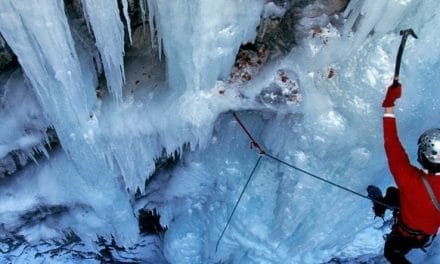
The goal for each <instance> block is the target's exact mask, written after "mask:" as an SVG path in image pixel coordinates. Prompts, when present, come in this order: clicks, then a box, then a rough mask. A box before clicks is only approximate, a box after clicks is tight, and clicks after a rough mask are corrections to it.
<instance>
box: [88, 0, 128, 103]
mask: <svg viewBox="0 0 440 264" xmlns="http://www.w3.org/2000/svg"><path fill="white" fill-rule="evenodd" d="M82 2H83V8H84V9H85V12H86V13H87V18H88V19H89V23H90V24H91V26H92V29H93V33H94V36H95V39H96V46H97V47H98V49H99V52H100V54H101V60H102V64H103V66H104V72H105V76H106V79H107V85H108V87H109V90H110V93H111V94H112V96H113V98H114V99H115V101H117V102H121V101H122V86H123V84H124V82H125V74H124V57H123V55H124V27H123V24H122V22H121V20H120V17H119V8H118V4H117V1H115V0H113V1H105V0H82Z"/></svg>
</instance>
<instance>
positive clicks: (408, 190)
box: [383, 115, 440, 234]
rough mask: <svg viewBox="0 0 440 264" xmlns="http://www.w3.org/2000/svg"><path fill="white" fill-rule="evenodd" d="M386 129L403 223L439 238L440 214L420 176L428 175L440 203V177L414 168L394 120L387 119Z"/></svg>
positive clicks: (388, 153) (390, 117)
mask: <svg viewBox="0 0 440 264" xmlns="http://www.w3.org/2000/svg"><path fill="white" fill-rule="evenodd" d="M383 129H384V142H385V152H386V155H387V158H388V165H389V168H390V171H391V174H392V175H393V177H394V180H395V182H396V184H397V187H398V188H399V190H400V215H401V217H402V221H403V222H404V223H405V224H406V225H407V226H408V227H410V228H412V229H415V230H420V231H423V232H425V233H427V234H436V233H437V230H438V228H439V227H440V212H439V211H437V209H436V208H435V206H434V204H433V203H432V201H431V198H430V197H429V194H428V192H427V190H426V188H425V186H424V185H423V182H422V179H421V177H420V175H421V174H425V175H426V178H427V180H428V182H429V183H430V185H431V187H432V189H433V191H434V193H435V195H436V197H437V200H440V176H436V175H433V174H427V173H426V172H424V171H423V170H420V169H418V168H416V167H414V166H412V165H411V164H410V161H409V158H408V155H407V154H406V152H405V149H404V148H403V146H402V144H401V143H400V140H399V137H398V134H397V126H396V120H395V118H394V116H392V115H388V116H384V118H383Z"/></svg>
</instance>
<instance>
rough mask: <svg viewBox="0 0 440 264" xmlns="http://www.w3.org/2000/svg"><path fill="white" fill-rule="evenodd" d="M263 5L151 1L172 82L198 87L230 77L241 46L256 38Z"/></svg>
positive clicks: (182, 88)
mask: <svg viewBox="0 0 440 264" xmlns="http://www.w3.org/2000/svg"><path fill="white" fill-rule="evenodd" d="M264 3H265V1H261V0H258V1H252V0H241V1H228V0H222V1H208V0H197V1H189V0H185V1H179V2H169V1H156V0H148V7H149V9H148V10H149V12H150V21H149V22H150V25H156V30H157V33H158V38H159V41H160V44H162V45H163V50H164V53H165V55H166V57H167V67H168V81H169V83H170V86H171V87H173V89H178V90H179V91H185V90H189V91H198V90H206V89H210V88H212V87H213V86H214V84H215V82H216V81H217V80H218V79H226V78H227V77H228V76H229V74H230V71H231V67H232V65H233V63H234V59H235V56H236V54H237V51H238V48H239V47H240V44H241V43H247V42H253V41H254V39H255V37H256V28H257V26H258V24H259V22H260V16H261V15H262V11H263V7H264ZM153 19H154V20H153Z"/></svg>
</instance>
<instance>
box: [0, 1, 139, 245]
mask: <svg viewBox="0 0 440 264" xmlns="http://www.w3.org/2000/svg"><path fill="white" fill-rule="evenodd" d="M0 10H1V11H0V21H1V23H0V32H1V33H2V35H3V37H4V38H5V39H6V41H7V42H8V43H9V44H10V47H11V48H12V50H13V51H14V53H15V54H16V55H17V57H18V60H19V62H20V65H21V66H22V68H23V71H24V72H25V74H26V77H27V78H28V79H29V81H30V84H31V85H32V87H33V89H34V90H35V92H36V94H37V97H38V99H39V101H40V103H41V105H42V107H43V109H44V111H45V113H46V115H47V116H48V119H49V120H50V122H51V124H52V125H53V126H54V128H55V129H56V131H57V134H58V137H59V139H60V141H61V144H62V146H63V149H64V150H65V151H66V153H68V155H69V157H70V158H71V159H72V160H73V162H74V164H75V168H76V170H77V171H78V173H79V174H78V177H76V178H75V179H69V180H70V181H74V182H75V183H78V184H79V186H81V185H83V186H84V188H75V187H73V185H71V184H69V181H65V182H64V183H63V184H61V185H60V186H59V188H60V189H62V190H63V191H64V192H65V193H66V194H67V195H71V196H72V197H75V198H76V199H80V200H83V201H87V203H90V204H91V205H92V207H93V208H94V210H95V211H96V213H97V214H98V215H99V216H100V217H101V218H102V219H103V224H102V226H107V227H108V226H111V227H113V229H114V230H115V231H114V232H115V235H116V236H117V239H118V240H120V241H121V242H123V243H128V242H133V241H134V240H135V239H136V237H137V225H136V221H135V218H134V216H133V214H132V210H131V206H130V203H129V197H128V195H127V193H126V192H125V190H124V189H123V188H121V187H122V186H121V185H120V183H119V182H118V180H117V177H118V176H119V175H118V172H117V171H112V170H111V169H109V167H108V166H107V164H106V161H105V155H104V154H103V153H102V146H105V144H104V143H103V141H102V139H101V138H99V136H97V137H95V133H96V132H97V130H96V128H97V124H98V123H97V120H96V118H94V114H93V110H94V107H95V106H96V103H97V101H96V96H95V86H94V82H93V80H92V78H91V76H92V75H90V74H89V73H84V72H82V71H83V70H82V69H90V67H83V65H82V64H81V61H80V60H79V58H78V55H77V50H76V46H75V43H74V41H73V39H72V36H71V31H70V27H69V24H68V21H67V18H66V15H65V12H64V5H63V2H62V1H53V0H45V1H39V2H38V3H37V2H28V1H2V2H1V3H0ZM66 177H68V176H67V175H66ZM89 187H90V188H92V190H93V191H91V190H88V188H89ZM123 215H125V216H124V217H123ZM115 216H116V217H115ZM90 239H92V238H91V237H90Z"/></svg>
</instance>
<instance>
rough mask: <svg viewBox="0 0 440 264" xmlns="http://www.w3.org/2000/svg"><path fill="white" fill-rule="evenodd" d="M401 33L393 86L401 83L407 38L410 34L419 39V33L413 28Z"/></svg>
mask: <svg viewBox="0 0 440 264" xmlns="http://www.w3.org/2000/svg"><path fill="white" fill-rule="evenodd" d="M400 35H401V36H402V40H401V41H400V46H399V51H398V52H397V58H396V68H395V69H394V80H393V87H396V86H397V84H398V83H399V72H400V63H401V60H402V54H403V50H404V49H405V44H406V39H407V38H408V36H409V35H411V36H413V37H414V38H416V39H417V35H416V33H414V30H413V29H412V28H409V29H405V30H401V31H400Z"/></svg>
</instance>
